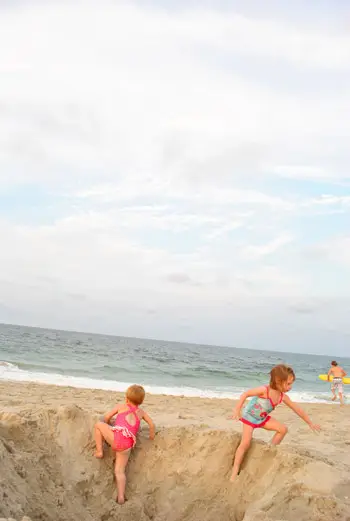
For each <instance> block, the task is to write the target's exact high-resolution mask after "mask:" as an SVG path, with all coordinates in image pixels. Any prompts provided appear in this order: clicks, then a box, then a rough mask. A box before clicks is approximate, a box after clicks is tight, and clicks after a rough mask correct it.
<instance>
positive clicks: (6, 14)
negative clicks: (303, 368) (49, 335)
mask: <svg viewBox="0 0 350 521" xmlns="http://www.w3.org/2000/svg"><path fill="white" fill-rule="evenodd" d="M170 7H171V8H170ZM170 7H169V8H168V9H166V8H165V7H164V5H162V6H159V4H158V5H156V3H154V2H148V3H147V5H146V4H141V3H135V2H133V3H131V2H128V1H125V2H122V3H115V2H109V1H101V2H99V3H97V2H94V1H90V2H88V3H84V4H83V3H81V2H76V3H74V4H69V3H68V4H67V3H62V2H61V3H59V2H56V1H55V0H53V1H52V2H50V3H40V2H37V3H32V2H17V3H16V5H15V7H14V6H12V5H10V4H9V3H7V5H6V8H4V7H3V5H2V7H0V9H1V17H0V58H1V59H0V63H1V66H0V79H1V81H0V98H1V100H2V102H1V104H0V234H1V238H2V255H1V257H0V269H1V273H2V274H3V275H2V280H1V281H0V289H1V292H2V299H3V302H4V306H5V307H6V310H5V308H3V310H2V311H1V310H0V313H3V316H6V319H7V320H10V318H11V319H12V320H13V321H20V320H22V321H25V322H26V323H31V324H38V325H53V326H55V325H56V326H57V325H59V326H60V327H72V328H74V329H77V328H79V327H80V328H84V329H86V328H90V327H92V328H94V329H95V330H99V331H102V332H103V331H109V332H117V333H120V334H123V333H124V334H130V335H131V336H132V335H136V336H142V335H146V336H158V337H164V338H169V337H171V336H174V338H175V337H176V338H177V339H182V340H187V339H188V340H190V339H192V340H197V341H206V342H207V341H208V339H212V341H213V342H214V343H218V342H223V343H229V344H232V343H235V344H237V343H239V342H242V346H246V345H255V343H256V342H257V343H258V339H257V336H256V337H255V339H254V335H253V330H254V329H255V328H252V323H254V324H255V323H256V324H258V326H257V327H258V328H260V329H264V328H266V345H269V341H268V335H269V334H270V335H273V332H274V320H275V319H276V321H279V322H280V323H281V324H286V323H288V324H290V325H289V326H288V328H291V329H292V328H293V326H295V327H296V328H297V325H298V324H299V322H298V321H300V320H303V321H310V324H309V322H308V324H309V325H310V328H311V330H312V331H316V333H315V335H316V334H319V333H317V332H318V330H319V326H320V324H319V322H317V321H318V320H321V319H320V317H321V318H322V317H323V315H322V313H324V311H323V308H322V309H321V311H317V313H316V312H315V313H311V312H310V313H306V312H305V310H308V309H309V304H308V303H309V302H314V300H313V299H315V298H316V297H317V298H319V299H322V298H324V299H330V298H334V299H338V301H337V302H340V300H341V299H343V298H344V293H345V289H346V287H347V286H346V284H344V282H342V280H343V281H344V279H345V280H347V279H346V277H348V275H349V264H348V259H350V257H349V255H348V254H347V250H348V236H347V233H348V231H347V228H348V226H347V222H348V215H349V211H350V205H349V181H350V179H349V171H348V164H349V161H350V155H349V147H348V136H349V134H350V123H349V122H350V118H349V117H346V116H347V114H348V111H349V107H350V98H349V93H348V91H347V89H346V88H341V85H347V84H348V82H349V80H350V62H349V56H350V39H349V35H348V33H347V32H346V31H345V30H344V29H342V28H341V27H340V26H339V27H337V30H333V29H331V28H329V27H328V28H327V31H325V30H324V25H323V24H324V23H326V25H327V21H328V19H327V20H326V19H322V14H320V13H318V16H317V18H312V17H309V18H307V19H305V17H304V16H303V15H304V10H303V9H305V8H304V7H303V8H300V7H299V9H301V11H300V13H299V15H298V16H297V14H296V13H295V12H294V10H293V22H292V21H291V20H292V18H290V17H289V16H288V13H287V12H285V13H284V15H282V12H281V11H282V9H281V8H280V9H279V11H278V12H279V14H278V15H277V14H276V12H272V11H270V12H269V11H267V10H266V11H265V12H264V16H263V17H262V16H261V13H260V15H259V16H258V15H257V14H256V13H255V14H254V13H252V12H251V10H249V9H248V7H247V6H245V7H244V8H243V7H241V8H240V10H239V11H238V10H235V8H234V5H233V4H232V5H230V6H229V8H228V9H220V8H219V7H215V6H213V7H211V8H209V7H206V8H205V7H203V5H199V4H198V5H197V4H195V3H192V4H191V6H188V5H186V6H184V5H183V4H181V5H180V4H176V5H175V4H174V5H172V6H170ZM334 9H335V11H334V16H335V18H337V16H338V17H339V16H340V15H339V14H337V11H336V7H334ZM300 20H302V23H301V21H300ZM38 193H40V198H39V197H37V194H38ZM9 194H10V195H11V197H9ZM20 194H21V197H20ZM23 194H25V197H24V196H23ZM15 203H16V204H15ZM24 259H25V262H24ZM340 266H341V267H340ZM339 270H342V277H343V279H342V280H340V278H339V279H338V278H337V277H336V275H335V274H339ZM305 302H306V304H304V303H305ZM333 302H334V301H333ZM311 307H312V306H311ZM310 309H311V308H310ZM334 309H338V312H337V313H335V312H333V311H332V310H331V309H330V310H329V312H328V321H329V324H330V327H334V328H336V327H338V328H339V335H340V336H341V335H343V334H345V333H344V332H346V331H348V330H347V326H346V324H347V322H346V319H345V316H344V315H343V314H342V313H341V312H339V309H340V307H339V308H338V307H337V306H336V305H334ZM4 310H5V311H4ZM298 310H299V311H298ZM302 310H304V312H303V311H302ZM320 313H321V314H320ZM232 315H234V318H232ZM115 317H118V319H119V322H118V323H116V322H115ZM0 320H1V316H0ZM325 323H326V322H325V321H323V322H322V324H321V326H322V327H324V324H325ZM203 324H205V327H204V326H203ZM120 327H122V328H124V329H123V331H121V330H120V329H119V328H120ZM279 327H280V331H281V332H280V335H283V334H286V331H287V330H288V331H289V329H288V328H287V329H286V328H285V327H287V326H283V325H280V326H279ZM308 327H309V326H308ZM322 327H321V329H322ZM181 331H182V333H181V334H183V335H188V336H186V337H185V336H183V337H181V338H180V337H178V336H177V335H180V336H181V334H180V333H179V332H181ZM298 334H299V333H298ZM299 335H301V333H300V334H299ZM310 335H311V333H310ZM312 335H313V334H312ZM312 335H311V336H312ZM340 336H339V338H340ZM296 337H297V338H299V339H300V338H301V337H300V336H299V337H298V335H296ZM310 338H311V337H310ZM312 338H313V339H314V338H315V337H314V336H312ZM313 341H314V340H313ZM339 342H340V340H339ZM293 345H294V344H293ZM315 345H316V344H315ZM339 345H340V344H339ZM270 347H271V346H270Z"/></svg>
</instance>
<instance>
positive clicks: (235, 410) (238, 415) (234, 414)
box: [231, 409, 241, 420]
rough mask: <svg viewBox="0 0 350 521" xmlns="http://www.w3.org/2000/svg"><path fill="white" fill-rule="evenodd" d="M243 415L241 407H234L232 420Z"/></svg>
mask: <svg viewBox="0 0 350 521" xmlns="http://www.w3.org/2000/svg"><path fill="white" fill-rule="evenodd" d="M240 417H241V411H240V409H233V413H232V416H231V420H239V419H240Z"/></svg>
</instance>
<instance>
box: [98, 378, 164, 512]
mask: <svg viewBox="0 0 350 521" xmlns="http://www.w3.org/2000/svg"><path fill="white" fill-rule="evenodd" d="M125 398H126V400H125V403H123V404H120V405H116V406H115V407H114V409H112V410H111V411H109V412H107V413H106V414H105V415H104V422H98V423H96V425H95V442H96V452H95V457H96V458H103V441H104V440H105V441H106V442H107V443H108V444H109V445H110V446H111V447H112V449H113V450H114V451H115V452H116V458H115V477H116V482H117V499H116V501H117V503H119V504H120V505H122V504H123V503H124V502H125V486H126V476H125V468H126V465H127V463H128V460H129V456H130V453H131V449H132V448H133V447H134V446H135V444H136V435H137V432H138V430H139V428H140V423H141V420H144V421H145V422H146V423H148V425H149V437H150V439H151V440H154V437H155V426H154V423H153V421H152V420H151V418H150V417H149V416H148V414H147V413H146V412H145V411H144V410H142V409H140V407H139V406H140V405H141V404H142V403H143V401H144V399H145V390H144V388H143V387H141V385H131V386H130V387H129V388H128V389H127V391H126V397H125ZM115 415H117V416H116V419H115V421H114V424H113V425H112V426H111V425H109V424H110V421H111V419H112V418H113V416H115Z"/></svg>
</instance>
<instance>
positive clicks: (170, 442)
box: [0, 384, 350, 521]
mask: <svg viewBox="0 0 350 521" xmlns="http://www.w3.org/2000/svg"><path fill="white" fill-rule="evenodd" d="M2 385H4V384H2ZM16 387H17V389H18V384H16ZM19 387H21V386H19ZM43 387H44V386H36V387H35V388H34V387H33V386H25V388H26V391H27V396H28V400H27V401H26V402H27V403H26V402H25V400H24V395H22V396H21V397H19V396H18V395H17V398H16V399H15V401H16V405H13V404H12V405H11V404H9V403H7V405H4V398H2V402H3V403H2V404H1V405H0V465H1V467H0V468H1V473H0V517H1V516H3V517H4V518H7V519H8V518H13V519H15V520H17V521H20V520H22V518H23V516H25V515H26V516H29V518H31V520H32V521H39V520H42V521H44V520H45V521H46V520H47V521H60V520H62V521H63V520H64V521H70V520H73V519H74V521H76V520H77V519H84V520H85V521H96V520H101V521H107V520H113V519H115V520H118V521H134V520H135V521H136V520H137V521H138V520H140V521H150V520H153V521H209V520H212V519H217V520H219V521H243V520H244V521H292V520H293V521H295V520H296V519H297V520H298V521H322V520H324V521H329V520H330V519H335V520H339V521H340V520H341V521H350V499H349V498H350V472H349V468H348V466H347V465H346V464H345V463H342V462H341V461H337V462H336V463H335V462H334V458H332V457H331V456H330V452H331V451H330V452H328V453H323V452H322V451H319V450H318V451H317V450H316V451H313V450H312V449H310V448H309V447H305V445H304V446H303V447H302V448H298V447H297V446H291V445H288V444H286V445H285V446H281V447H279V448H277V449H276V448H271V447H269V446H268V445H266V444H265V443H264V442H263V441H260V440H257V441H256V442H254V444H253V447H252V449H251V451H250V453H249V455H248V457H247V459H246V462H245V465H244V468H243V471H242V472H241V474H240V476H239V478H238V480H237V482H236V483H235V484H234V485H232V484H230V483H229V481H228V477H229V473H230V470H231V465H232V459H233V455H234V451H235V448H236V446H237V444H238V442H239V434H238V432H232V431H231V430H228V428H225V427H221V428H220V429H218V428H215V429H212V428H211V427H210V426H208V425H207V424H203V423H202V424H195V425H190V424H188V423H187V421H188V420H187V421H186V420H181V418H180V419H179V420H178V423H181V421H185V422H186V425H185V426H183V427H181V426H179V425H168V426H166V425H160V427H159V430H158V434H157V436H156V440H155V441H154V442H153V443H152V442H150V441H149V440H148V439H147V432H146V431H143V432H141V434H140V436H139V441H138V445H137V447H136V449H135V451H134V453H133V455H132V457H131V461H130V465H129V468H128V486H127V497H128V502H127V503H126V504H125V505H124V506H118V505H116V503H115V501H114V498H115V484H114V481H113V471H112V469H113V453H112V452H111V451H110V450H108V451H107V452H106V456H105V459H104V460H102V461H98V460H95V459H94V458H93V456H92V452H93V442H92V427H93V424H94V422H95V421H96V419H97V418H98V414H99V412H100V411H99V410H96V401H94V400H92V405H93V407H90V408H86V407H84V408H83V407H81V406H80V405H79V406H78V405H76V404H73V403H67V402H72V401H74V394H75V391H74V390H70V391H69V390H67V389H65V390H64V391H63V389H60V388H54V389H52V388H49V387H47V389H50V392H55V396H56V400H55V401H61V402H62V405H57V404H56V403H55V404H53V405H52V406H48V405H47V404H44V403H42V404H41V405H39V406H38V407H33V404H32V403H28V402H32V401H35V400H34V398H33V392H32V393H30V398H29V393H28V390H29V389H32V391H33V390H34V389H35V392H36V393H38V392H41V393H43V392H45V391H43ZM40 389H41V390H40ZM44 389H45V388H44ZM7 390H8V391H9V390H12V391H14V388H12V387H11V384H9V385H8V386H7ZM21 392H22V393H24V388H23V387H22V388H21ZM67 393H70V395H71V400H64V398H63V397H64V394H67ZM79 393H81V391H79ZM86 393H93V391H86ZM106 394H107V393H106ZM110 398H111V395H110V393H109V399H110ZM36 399H38V395H37V394H36ZM11 400H14V396H13V394H12V397H11ZM11 400H9V401H11ZM95 400H96V397H95ZM152 400H153V403H156V402H157V397H152ZM167 400H168V402H169V401H172V400H173V399H172V398H169V397H168V398H167ZM46 401H47V398H46ZM159 401H160V402H161V398H159ZM196 403H202V402H201V401H200V400H199V401H198V400H197V401H196ZM94 406H95V407H94ZM327 408H328V409H329V410H330V407H327V406H326V407H325V408H324V409H327ZM167 410H169V408H168V409H167ZM186 410H187V416H191V414H193V413H194V410H195V409H193V410H190V409H188V408H187V409H186ZM348 411H349V409H348V408H346V414H347V415H348ZM202 412H203V410H202ZM159 413H160V411H159ZM207 414H209V411H208V409H207ZM159 416H160V414H159ZM155 418H156V416H155ZM156 419H157V418H156ZM158 423H159V422H158ZM24 521H28V519H25V520H24Z"/></svg>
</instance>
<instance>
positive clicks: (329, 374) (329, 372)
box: [327, 368, 333, 381]
mask: <svg viewBox="0 0 350 521" xmlns="http://www.w3.org/2000/svg"><path fill="white" fill-rule="evenodd" d="M332 372H333V371H332V368H330V370H329V371H328V375H327V377H328V381H329V378H330V376H331V375H332Z"/></svg>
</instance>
